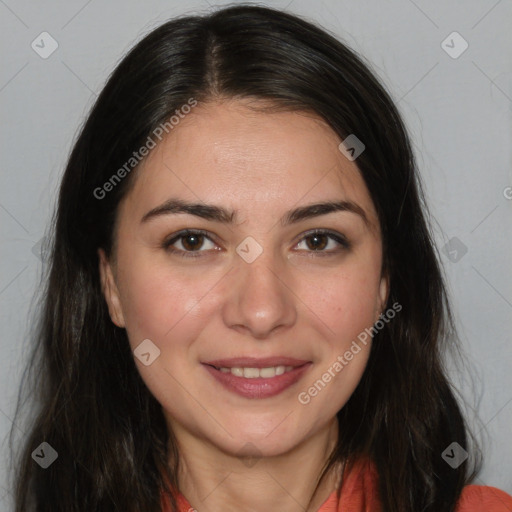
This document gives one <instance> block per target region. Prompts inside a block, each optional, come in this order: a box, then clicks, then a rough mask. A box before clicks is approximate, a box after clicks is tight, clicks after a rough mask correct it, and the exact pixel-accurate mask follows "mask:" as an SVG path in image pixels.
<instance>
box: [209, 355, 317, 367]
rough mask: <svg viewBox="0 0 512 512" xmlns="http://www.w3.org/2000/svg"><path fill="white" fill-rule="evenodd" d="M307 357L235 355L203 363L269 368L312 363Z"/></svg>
mask: <svg viewBox="0 0 512 512" xmlns="http://www.w3.org/2000/svg"><path fill="white" fill-rule="evenodd" d="M310 362H311V361H307V360H305V359H295V358H293V357H285V356H276V357H234V358H231V359H215V360H214V361H203V364H209V365H211V366H216V367H217V368H240V367H242V368H268V367H269V366H296V367H297V366H302V365H304V364H306V363H310Z"/></svg>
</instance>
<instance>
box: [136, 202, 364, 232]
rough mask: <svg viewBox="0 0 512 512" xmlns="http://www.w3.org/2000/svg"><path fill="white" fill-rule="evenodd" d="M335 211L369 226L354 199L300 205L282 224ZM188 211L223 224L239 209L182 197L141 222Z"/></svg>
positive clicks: (232, 220)
mask: <svg viewBox="0 0 512 512" xmlns="http://www.w3.org/2000/svg"><path fill="white" fill-rule="evenodd" d="M333 212H350V213H354V214H356V215H358V216H359V217H361V219H362V220H363V221H364V223H365V224H366V225H367V226H369V225H370V223H369V220H368V217H367V216H366V213H365V211H364V210H363V208H361V207H360V206H359V205H358V204H356V203H354V202H352V201H326V202H322V203H314V204H309V205H306V206H299V207H298V208H295V209H293V210H290V211H288V212H286V213H285V214H284V215H283V217H282V218H281V219H280V222H281V225H282V226H287V225H290V224H295V223H297V222H300V221H302V220H306V219H311V218H314V217H319V216H321V215H327V214H328V213H333ZM180 213H187V214H189V215H195V216H196V217H200V218H202V219H205V220H210V221H216V222H222V223H223V224H233V223H234V222H235V220H236V216H237V211H236V210H227V209H225V208H222V207H220V206H215V205H209V204H204V203H189V202H186V201H183V200H181V199H174V198H172V199H169V200H167V201H165V202H164V203H162V204H161V205H159V206H157V207H155V208H153V209H152V210H150V211H149V212H147V213H146V214H145V215H144V216H143V217H142V219H141V224H142V223H145V222H147V221H149V220H150V219H154V218H156V217H160V216H162V215H171V214H180Z"/></svg>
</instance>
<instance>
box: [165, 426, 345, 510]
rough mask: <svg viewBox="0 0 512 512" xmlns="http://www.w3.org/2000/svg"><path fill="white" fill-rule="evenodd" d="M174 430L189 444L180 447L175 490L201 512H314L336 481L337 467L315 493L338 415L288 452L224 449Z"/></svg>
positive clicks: (178, 437)
mask: <svg viewBox="0 0 512 512" xmlns="http://www.w3.org/2000/svg"><path fill="white" fill-rule="evenodd" d="M179 430H181V429H179ZM175 434H176V438H177V440H178V444H179V445H180V446H186V447H187V449H186V450H180V473H179V475H178V482H179V489H180V492H181V493H182V494H183V495H184V496H185V497H186V498H187V500H188V501H189V502H190V504H191V505H192V506H193V507H195V508H197V509H198V510H201V512H203V511H205V512H221V511H222V512H224V511H225V510H244V511H247V512H267V511H268V510H279V511H280V512H316V511H317V510H318V509H319V508H320V506H321V505H322V503H323V502H324V501H325V500H326V499H327V498H328V497H329V495H330V494H331V493H332V492H333V491H334V490H335V489H336V488H337V486H338V485H339V472H338V471H337V470H336V469H337V468H335V469H334V470H333V471H330V472H329V474H327V475H326V477H325V478H323V479H322V481H321V482H320V484H319V485H318V488H317V489H316V492H315V488H316V487H317V484H318V481H319V478H320V473H321V471H322V469H323V467H324V464H325V463H326V461H327V459H328V457H329V455H330V454H331V452H332V450H333V448H334V446H335V444H336V441H337V436H338V422H337V418H334V419H333V421H332V422H331V423H330V424H328V425H327V426H326V427H325V428H324V429H323V430H322V431H320V432H317V433H316V434H315V435H314V436H312V437H311V438H309V439H308V440H306V441H304V442H303V443H302V444H301V445H299V446H297V447H295V448H293V450H291V451H289V452H287V453H286V454H283V455H279V456H272V457H262V458H252V459H251V458H248V459H241V458H240V457H237V456H234V455H230V454H227V453H225V452H223V451H220V450H219V449H218V448H217V447H215V446H213V445H212V444H211V443H208V442H207V441H205V440H204V439H197V438H194V437H193V436H191V435H190V434H188V433H186V432H185V431H180V432H176V431H175ZM182 452H183V453H182Z"/></svg>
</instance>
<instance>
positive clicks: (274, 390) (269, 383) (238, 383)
mask: <svg viewBox="0 0 512 512" xmlns="http://www.w3.org/2000/svg"><path fill="white" fill-rule="evenodd" d="M286 360H287V361H288V362H290V361H295V363H294V364H284V366H295V368H293V369H292V370H290V371H289V372H285V373H283V374H282V375H276V376H275V377H268V378H263V377H257V378H255V379H247V378H245V377H237V376H235V375H232V374H231V373H223V372H221V371H220V370H217V368H215V367H214V366H217V363H222V364H221V365H219V366H220V367H223V368H233V367H235V366H237V365H238V364H239V365H240V366H244V367H246V368H266V367H269V366H281V365H283V363H282V362H283V361H286ZM233 361H237V363H236V364H233ZM275 361H278V362H277V363H275ZM297 361H298V360H297V359H295V360H292V359H290V358H268V359H252V361H251V358H236V359H226V360H218V361H215V363H216V364H215V365H212V364H211V363H203V366H204V367H205V368H206V370H207V371H208V372H209V373H210V375H212V377H213V378H214V379H215V380H216V381H217V382H219V383H220V384H221V385H222V386H224V388H225V389H227V390H229V391H231V392H233V393H236V394H237V395H239V396H242V397H244V398H270V397H273V396H276V395H279V394H280V393H282V392H283V391H285V390H286V389H288V388H289V387H291V386H293V385H294V384H295V383H296V382H298V381H299V380H300V379H301V378H302V376H303V375H304V373H305V372H307V371H308V369H309V368H310V366H312V364H313V363H312V362H311V361H303V362H302V364H300V365H297ZM241 362H243V364H241ZM269 362H270V363H269ZM226 363H229V364H226ZM224 364H226V365H225V366H224ZM256 364H257V366H256ZM251 365H252V366H251Z"/></svg>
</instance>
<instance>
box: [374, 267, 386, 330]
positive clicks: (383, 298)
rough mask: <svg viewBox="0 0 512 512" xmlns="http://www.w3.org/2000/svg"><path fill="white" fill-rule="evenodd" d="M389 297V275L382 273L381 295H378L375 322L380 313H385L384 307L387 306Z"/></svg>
mask: <svg viewBox="0 0 512 512" xmlns="http://www.w3.org/2000/svg"><path fill="white" fill-rule="evenodd" d="M388 297H389V276H388V275H387V274H382V277H381V278H380V284H379V297H378V304H377V311H376V315H377V318H376V319H375V322H377V320H378V319H379V317H380V315H382V314H383V313H384V308H385V307H386V304H387V302H388Z"/></svg>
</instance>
